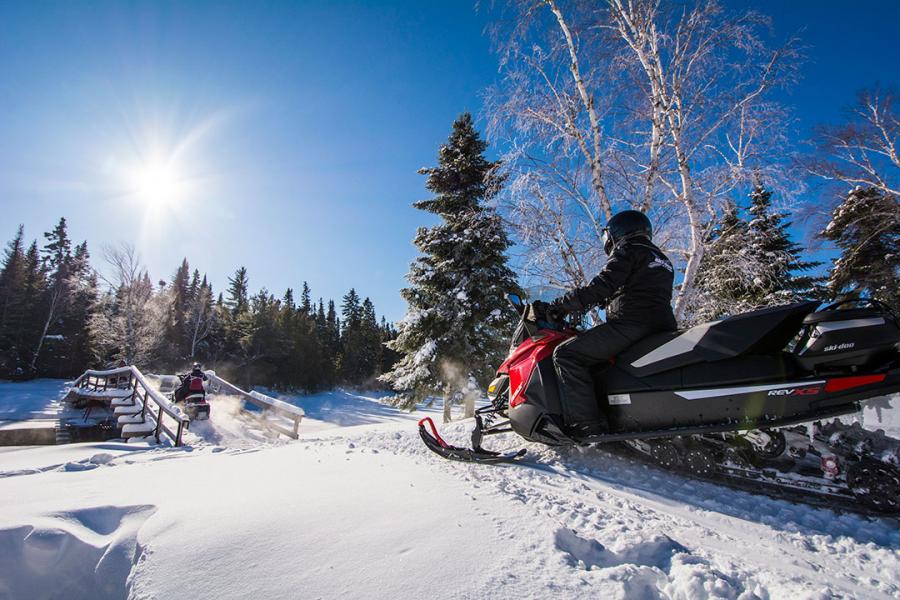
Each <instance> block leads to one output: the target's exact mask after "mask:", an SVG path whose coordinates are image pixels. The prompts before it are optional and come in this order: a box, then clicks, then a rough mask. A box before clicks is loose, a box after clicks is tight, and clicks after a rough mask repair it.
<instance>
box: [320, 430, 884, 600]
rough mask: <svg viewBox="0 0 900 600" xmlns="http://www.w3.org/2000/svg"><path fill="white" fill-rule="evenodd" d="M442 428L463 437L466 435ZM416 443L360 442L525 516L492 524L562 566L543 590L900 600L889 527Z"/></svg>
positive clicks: (668, 477)
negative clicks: (457, 456) (439, 452)
mask: <svg viewBox="0 0 900 600" xmlns="http://www.w3.org/2000/svg"><path fill="white" fill-rule="evenodd" d="M448 429H449V434H450V435H451V436H454V435H456V436H459V435H460V434H461V433H462V432H463V431H464V426H462V425H461V424H460V423H457V424H455V425H451V426H450V427H448ZM346 433H350V431H349V430H348V431H347V432H346ZM410 438H411V439H410ZM322 441H323V442H324V441H325V440H322ZM415 442H416V440H415V436H414V435H413V434H411V433H407V432H404V433H403V434H401V435H398V434H396V433H395V434H385V433H374V432H373V433H369V434H368V435H364V436H362V439H357V442H356V443H357V445H359V446H365V447H377V448H381V449H383V450H385V451H393V452H396V453H410V454H414V455H418V456H417V460H419V461H422V462H424V463H427V465H428V467H429V468H431V467H434V466H435V465H440V466H439V467H438V468H440V470H441V471H442V472H451V473H455V474H456V476H457V477H460V478H462V479H463V480H464V481H466V482H468V483H469V484H470V485H471V486H472V490H473V491H472V494H473V499H474V498H478V497H482V496H484V495H485V494H490V495H491V496H494V497H501V498H506V500H507V501H508V502H510V503H511V504H512V505H516V506H520V507H521V506H524V507H526V508H527V509H528V511H529V513H530V514H531V519H530V520H529V521H528V522H526V523H523V522H521V521H519V520H510V519H509V518H508V517H509V514H511V513H512V512H513V511H512V510H511V511H510V513H508V514H507V515H504V516H496V518H495V523H496V526H497V528H498V530H499V531H500V532H501V535H503V536H506V537H508V538H509V539H510V541H511V542H512V541H518V540H521V539H523V538H526V539H534V538H537V539H539V540H541V541H540V542H539V543H537V544H535V543H534V542H532V547H531V550H529V551H528V552H525V553H523V554H522V555H521V556H520V559H519V560H520V561H523V562H527V563H528V564H529V567H528V570H533V572H535V573H540V572H547V571H558V570H559V568H560V563H562V564H564V565H567V568H566V569H564V572H566V573H568V575H569V577H568V578H564V579H562V580H560V579H556V580H554V581H553V582H547V583H546V585H547V588H546V592H547V594H548V595H550V596H554V597H566V596H567V595H569V597H580V596H584V595H587V594H591V595H592V594H599V593H600V592H599V590H605V592H606V593H607V594H609V596H610V597H623V596H627V597H632V596H636V597H647V598H656V597H724V598H729V597H731V598H739V597H741V598H753V597H758V598H782V597H791V598H818V597H829V594H835V595H838V596H846V597H860V598H861V597H865V598H892V597H896V596H897V595H898V594H900V580H898V575H897V573H898V565H900V526H898V522H897V520H896V519H885V518H869V517H863V516H859V515H854V514H839V513H836V512H834V511H832V510H829V509H824V508H815V507H809V506H804V505H800V504H794V503H791V502H789V501H787V500H781V499H775V498H770V497H767V496H761V495H758V494H752V493H749V492H746V491H741V490H732V489H729V488H726V487H723V486H721V485H718V484H715V483H711V482H705V481H698V480H693V479H689V478H687V477H685V476H682V475H678V474H672V473H667V472H665V471H662V470H660V469H658V468H656V467H653V466H650V465H646V464H645V463H642V462H640V461H637V460H633V459H629V458H627V457H622V456H618V455H614V454H610V453H608V452H605V451H602V450H601V451H598V450H591V454H582V453H581V452H579V451H578V450H577V449H570V450H558V451H557V450H548V449H546V448H540V447H538V446H534V445H529V451H531V452H532V453H531V457H532V458H536V460H533V461H530V462H525V463H517V464H513V465H503V466H488V465H478V464H465V463H459V462H447V461H441V460H440V459H439V458H437V457H435V456H433V455H428V454H426V452H427V451H425V450H423V449H422V448H421V447H419V446H416V445H415ZM825 574H828V575H827V577H825ZM612 582H616V585H615V586H612V587H610V585H611V584H612ZM498 583H500V581H498ZM503 584H504V585H509V584H510V582H509V581H506V580H505V579H504V580H503ZM585 586H588V587H585ZM531 593H532V594H533V593H534V590H532V591H531Z"/></svg>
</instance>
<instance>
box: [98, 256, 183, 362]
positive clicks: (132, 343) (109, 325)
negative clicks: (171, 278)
mask: <svg viewBox="0 0 900 600" xmlns="http://www.w3.org/2000/svg"><path fill="white" fill-rule="evenodd" d="M104 258H105V260H106V262H107V264H108V266H109V269H110V275H109V276H108V277H104V281H105V282H106V284H107V286H108V288H109V289H108V293H107V294H106V296H104V297H103V298H102V299H101V301H100V302H99V305H98V307H97V310H96V311H95V313H94V315H93V316H92V318H91V325H90V326H91V331H92V334H93V336H94V338H95V339H96V340H97V343H98V345H99V346H100V351H101V357H100V358H104V359H105V358H116V359H122V360H124V361H125V362H126V363H128V364H130V365H131V364H147V363H149V362H151V361H152V360H153V359H154V358H155V354H156V352H157V351H158V349H159V346H160V342H161V340H162V338H163V333H164V331H165V322H166V321H165V318H166V308H167V306H166V302H165V299H164V295H163V294H154V289H153V283H152V281H151V280H150V275H149V274H148V273H147V271H146V269H144V267H143V266H142V265H141V262H140V259H139V257H138V255H137V252H136V251H135V249H134V247H133V246H130V245H127V244H124V245H122V246H119V247H107V248H105V250H104Z"/></svg>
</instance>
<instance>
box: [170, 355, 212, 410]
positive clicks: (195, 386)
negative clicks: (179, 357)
mask: <svg viewBox="0 0 900 600" xmlns="http://www.w3.org/2000/svg"><path fill="white" fill-rule="evenodd" d="M179 378H180V379H181V385H180V386H179V387H178V389H177V390H175V401H176V402H180V401H182V400H184V399H185V398H186V397H187V396H188V395H189V394H197V393H201V394H205V393H206V389H205V388H204V386H203V384H204V382H206V381H209V378H208V377H207V376H206V373H204V372H203V367H202V366H201V365H200V363H194V364H193V366H192V367H191V372H190V373H186V374H184V375H179Z"/></svg>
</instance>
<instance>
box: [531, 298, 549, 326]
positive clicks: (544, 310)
mask: <svg viewBox="0 0 900 600" xmlns="http://www.w3.org/2000/svg"><path fill="white" fill-rule="evenodd" d="M549 310H550V305H549V304H547V303H546V302H544V301H543V300H535V301H534V302H532V303H531V319H532V320H533V321H537V320H539V319H543V318H545V317H547V316H549V315H548V313H549Z"/></svg>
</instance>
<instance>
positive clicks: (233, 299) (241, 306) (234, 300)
mask: <svg viewBox="0 0 900 600" xmlns="http://www.w3.org/2000/svg"><path fill="white" fill-rule="evenodd" d="M249 287H250V283H249V280H248V278H247V269H246V268H244V267H240V268H239V269H238V270H237V271H235V272H234V277H229V278H228V300H226V301H225V306H227V307H228V309H229V310H231V314H232V315H234V316H238V315H239V314H241V313H244V312H246V311H247V308H248V306H249V300H248V294H249V291H248V290H249Z"/></svg>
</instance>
